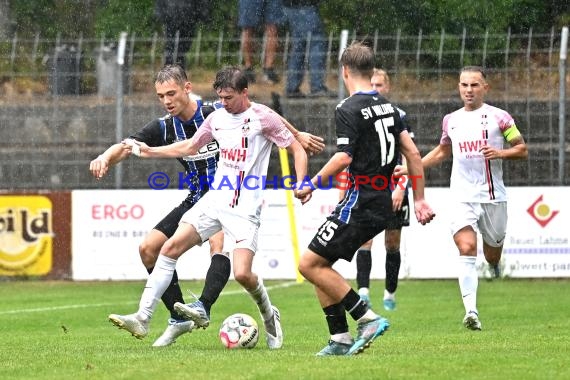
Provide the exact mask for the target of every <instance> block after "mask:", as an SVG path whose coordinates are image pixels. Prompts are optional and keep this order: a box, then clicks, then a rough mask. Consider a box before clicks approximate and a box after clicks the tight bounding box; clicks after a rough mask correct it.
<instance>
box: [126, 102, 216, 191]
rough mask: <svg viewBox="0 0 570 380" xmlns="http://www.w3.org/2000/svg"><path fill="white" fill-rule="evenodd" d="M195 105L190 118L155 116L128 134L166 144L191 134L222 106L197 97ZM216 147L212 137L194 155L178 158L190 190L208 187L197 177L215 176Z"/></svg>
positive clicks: (147, 142) (150, 142) (148, 141)
mask: <svg viewBox="0 0 570 380" xmlns="http://www.w3.org/2000/svg"><path fill="white" fill-rule="evenodd" d="M196 102H197V103H198V108H197V110H196V113H195V114H194V116H193V117H192V118H191V119H190V120H186V121H182V120H180V119H179V118H178V117H176V116H171V115H166V116H163V117H161V118H159V119H155V120H153V121H151V122H150V123H148V124H147V125H145V126H144V127H143V129H141V130H140V131H138V132H136V133H135V134H133V135H131V136H130V138H133V139H136V140H138V141H142V142H144V143H145V144H147V145H148V146H163V145H169V144H172V143H173V142H176V141H181V140H186V139H189V138H191V137H192V136H194V133H196V131H197V130H198V128H200V126H201V125H202V123H203V122H204V120H205V119H206V117H208V115H209V114H211V113H212V112H214V111H215V110H216V109H218V108H222V107H223V106H222V104H221V103H219V102H214V103H210V102H207V103H204V102H203V101H202V100H201V99H197V100H196ZM218 158H219V149H218V143H217V142H216V141H212V142H211V143H209V144H207V145H206V146H204V147H202V148H201V149H200V150H199V151H198V153H197V154H196V155H194V156H187V157H183V158H177V160H178V162H180V164H182V166H183V167H184V171H185V172H186V175H187V178H189V177H192V181H191V183H192V185H189V188H190V192H191V193H195V194H194V195H195V196H196V197H197V198H196V199H195V200H197V199H198V198H199V197H201V196H202V195H203V194H204V193H205V192H206V191H207V190H208V189H207V188H204V187H205V186H206V183H207V182H208V181H204V180H202V181H200V180H199V179H200V177H202V178H206V176H212V177H213V176H214V173H215V172H216V168H217V166H218Z"/></svg>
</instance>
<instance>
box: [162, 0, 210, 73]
mask: <svg viewBox="0 0 570 380" xmlns="http://www.w3.org/2000/svg"><path fill="white" fill-rule="evenodd" d="M210 4H211V3H210V2H208V1H205V0H156V3H155V12H154V13H155V15H156V16H157V18H158V19H159V20H160V22H162V24H163V25H164V38H165V41H164V60H165V64H166V65H170V64H174V63H175V64H178V65H180V66H182V68H184V69H186V68H187V67H186V53H188V51H189V50H190V47H191V46H192V39H193V38H194V37H195V36H196V30H197V25H198V23H200V22H202V23H205V22H207V21H208V19H209V15H210ZM177 32H178V41H177V39H176V33H177ZM177 43H178V45H177Z"/></svg>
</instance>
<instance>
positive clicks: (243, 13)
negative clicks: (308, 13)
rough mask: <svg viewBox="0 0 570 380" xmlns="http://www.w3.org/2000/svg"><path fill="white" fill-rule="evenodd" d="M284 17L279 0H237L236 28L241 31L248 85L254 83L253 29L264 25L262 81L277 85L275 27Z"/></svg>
mask: <svg viewBox="0 0 570 380" xmlns="http://www.w3.org/2000/svg"><path fill="white" fill-rule="evenodd" d="M284 18H285V15H284V13H283V4H282V3H281V0H239V5H238V26H239V27H240V28H241V29H242V48H243V60H244V64H245V68H244V74H245V76H246V78H247V81H248V83H249V84H252V83H255V81H256V78H255V70H254V68H253V34H254V32H255V28H257V27H259V26H260V25H265V38H266V45H265V57H264V60H263V80H264V81H265V82H266V83H269V84H276V83H279V76H278V75H277V73H276V72H275V68H274V64H275V53H276V51H277V44H278V42H279V41H278V40H277V26H278V25H280V24H281V23H283V21H284Z"/></svg>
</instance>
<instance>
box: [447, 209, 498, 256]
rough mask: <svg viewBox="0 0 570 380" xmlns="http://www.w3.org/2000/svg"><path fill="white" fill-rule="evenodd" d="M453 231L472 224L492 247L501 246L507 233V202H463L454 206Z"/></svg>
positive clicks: (453, 233) (455, 231)
mask: <svg viewBox="0 0 570 380" xmlns="http://www.w3.org/2000/svg"><path fill="white" fill-rule="evenodd" d="M452 210H453V211H452V216H451V220H452V222H451V233H452V235H455V234H456V233H457V232H458V231H459V230H461V229H462V228H463V227H465V226H471V227H473V229H474V230H475V231H476V232H477V231H478V232H480V233H481V235H482V236H483V241H484V242H485V243H487V244H488V245H490V246H491V247H501V246H502V245H503V243H504V242H505V236H506V235H507V219H508V217H507V202H496V203H476V202H461V203H458V204H456V205H454V207H453V208H452Z"/></svg>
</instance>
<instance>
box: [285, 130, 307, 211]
mask: <svg viewBox="0 0 570 380" xmlns="http://www.w3.org/2000/svg"><path fill="white" fill-rule="evenodd" d="M287 152H289V153H290V154H291V155H292V156H293V160H294V164H295V176H296V178H297V182H301V181H302V180H303V179H304V178H305V177H306V176H307V172H308V170H309V159H308V158H307V152H305V150H304V149H303V147H302V146H301V143H299V142H298V141H297V140H294V141H293V142H292V143H291V144H290V145H289V146H288V147H287ZM294 193H295V196H296V197H297V198H299V199H300V200H301V203H303V204H304V203H306V202H308V201H309V200H310V199H311V196H310V194H309V196H308V197H307V196H304V197H299V196H297V192H296V191H295V192H294Z"/></svg>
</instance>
